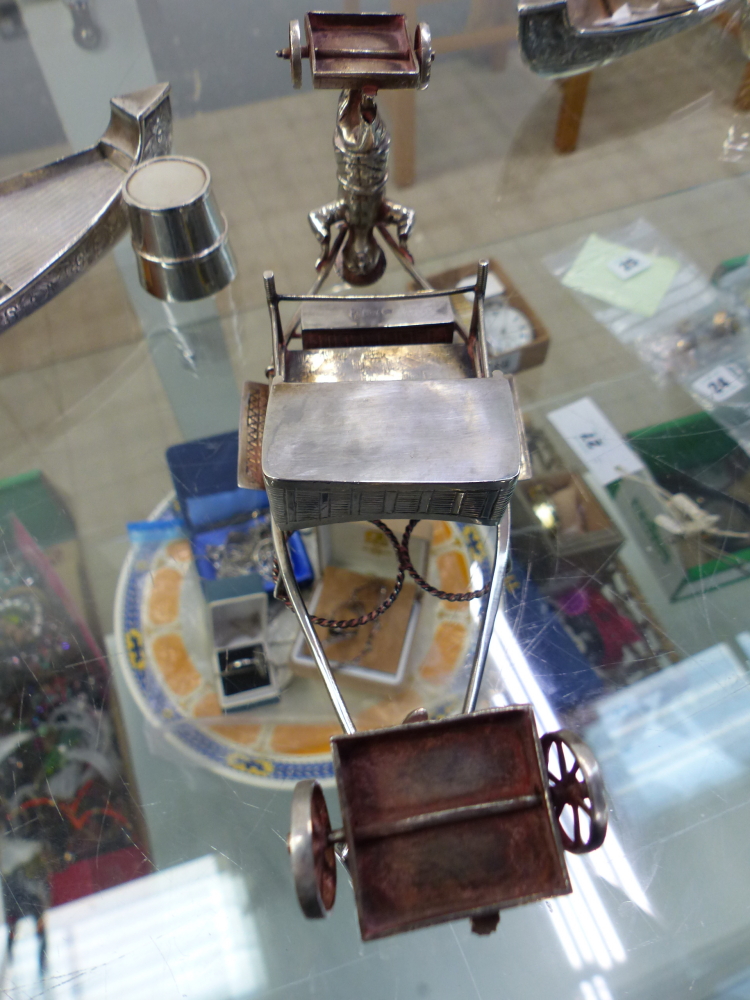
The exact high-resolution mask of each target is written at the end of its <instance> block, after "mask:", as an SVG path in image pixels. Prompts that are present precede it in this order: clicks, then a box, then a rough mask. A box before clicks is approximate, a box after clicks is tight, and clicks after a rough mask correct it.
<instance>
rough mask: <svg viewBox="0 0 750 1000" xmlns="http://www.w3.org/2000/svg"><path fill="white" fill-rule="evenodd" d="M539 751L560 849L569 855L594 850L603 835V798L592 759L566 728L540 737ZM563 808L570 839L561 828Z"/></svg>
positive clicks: (599, 774) (602, 789)
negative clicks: (569, 820) (567, 816)
mask: <svg viewBox="0 0 750 1000" xmlns="http://www.w3.org/2000/svg"><path fill="white" fill-rule="evenodd" d="M542 748H543V750H544V757H545V761H546V764H547V774H548V777H549V783H550V798H551V799H552V807H553V809H554V810H555V816H556V817H557V823H558V826H559V828H560V837H561V838H562V843H563V847H564V848H565V850H566V851H570V852H571V854H586V853H588V852H589V851H595V850H596V849H597V847H601V845H602V844H603V843H604V837H605V836H606V833H607V799H606V796H605V794H604V782H603V781H602V775H601V771H600V770H599V765H598V763H597V761H596V757H594V755H593V753H592V752H591V750H590V749H589V748H588V746H586V744H585V743H584V742H583V740H582V739H581V738H580V737H578V736H576V734H575V733H573V732H571V730H569V729H561V730H560V731H559V732H557V733H546V734H545V735H544V736H542ZM553 748H554V749H553ZM566 751H567V755H566ZM566 806H570V811H571V812H572V822H573V836H572V837H571V836H570V834H569V833H568V831H567V830H566V829H565V827H564V826H563V810H564V809H565V807H566ZM581 813H583V814H584V816H585V819H582V817H581Z"/></svg>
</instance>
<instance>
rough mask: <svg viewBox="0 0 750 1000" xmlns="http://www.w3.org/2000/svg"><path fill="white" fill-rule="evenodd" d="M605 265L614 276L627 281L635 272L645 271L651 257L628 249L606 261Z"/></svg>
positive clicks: (649, 264) (649, 265)
mask: <svg viewBox="0 0 750 1000" xmlns="http://www.w3.org/2000/svg"><path fill="white" fill-rule="evenodd" d="M607 267H608V268H609V270H610V271H611V272H612V274H614V276H615V277H616V278H621V279H622V280H623V281H627V280H628V278H634V277H635V276H636V274H641V272H643V271H647V270H648V269H649V268H650V267H651V258H650V257H647V256H646V254H645V253H639V252H638V251H637V250H628V251H627V252H626V253H621V254H620V255H619V256H618V257H613V258H612V260H610V261H607Z"/></svg>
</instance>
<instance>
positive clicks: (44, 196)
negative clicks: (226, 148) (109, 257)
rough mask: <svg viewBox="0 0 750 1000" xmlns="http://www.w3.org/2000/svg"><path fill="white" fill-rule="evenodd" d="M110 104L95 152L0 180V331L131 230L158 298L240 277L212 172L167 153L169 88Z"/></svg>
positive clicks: (179, 297) (203, 290)
mask: <svg viewBox="0 0 750 1000" xmlns="http://www.w3.org/2000/svg"><path fill="white" fill-rule="evenodd" d="M110 104H111V118H110V123H109V127H108V128H107V130H106V132H105V133H104V135H103V136H102V138H101V140H100V141H99V142H98V143H96V145H94V146H92V147H91V148H89V149H86V150H84V151H83V152H81V153H75V154H74V155H72V156H66V157H64V158H63V159H61V160H57V161H55V162H54V163H50V164H47V165H46V166H43V167H39V168H37V169H36V170H31V171H29V172H27V173H23V174H18V175H16V176H13V177H9V178H6V179H5V180H0V332H2V331H3V330H5V329H7V328H8V327H10V326H12V325H13V324H14V323H17V322H18V321H19V320H21V319H23V318H24V317H25V316H28V315H30V314H31V313H32V312H34V311H35V310H36V309H38V308H40V307H41V306H43V305H44V304H45V303H47V302H49V301H50V300H51V299H52V298H53V297H54V296H55V295H57V294H58V292H61V291H62V290H63V289H64V288H67V286H68V285H70V284H71V283H72V282H73V281H75V280H76V279H77V278H79V277H80V276H81V275H82V274H83V273H85V272H86V271H87V270H88V269H89V267H91V266H92V265H93V264H95V263H96V262H97V261H98V260H99V259H100V257H102V256H103V255H104V254H105V253H106V252H107V251H108V250H110V249H111V248H112V247H113V246H114V245H115V243H117V241H118V240H119V239H120V238H121V237H122V236H123V235H124V233H125V232H126V230H127V228H128V223H130V228H131V234H132V238H133V249H134V250H135V253H136V257H137V260H138V267H139V275H140V279H141V283H142V284H143V286H144V287H145V288H146V290H147V291H149V292H151V293H152V294H154V295H156V296H157V297H159V298H161V299H166V300H167V301H184V300H188V299H196V298H203V297H204V296H206V295H212V294H214V293H215V292H217V291H219V289H220V288H223V287H224V286H225V285H226V284H227V283H228V282H229V281H231V280H232V279H233V278H234V276H235V266H234V262H233V259H232V255H231V251H230V249H229V244H228V243H227V239H226V222H225V220H224V218H223V216H222V215H221V213H220V212H219V210H218V208H217V206H216V203H215V201H214V199H213V196H212V195H211V192H210V189H209V185H210V174H209V172H208V169H207V168H206V167H205V166H204V165H203V164H202V163H200V162H199V161H198V160H193V159H190V158H189V157H182V156H180V157H178V156H168V155H167V154H168V153H169V151H170V148H171V144H172V113H171V109H170V103H169V84H159V85H157V86H155V87H148V88H146V89H145V90H139V91H137V92H135V93H132V94H126V95H125V96H123V97H115V98H113V99H112V101H111V102H110Z"/></svg>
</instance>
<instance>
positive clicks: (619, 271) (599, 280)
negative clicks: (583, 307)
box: [562, 233, 680, 316]
mask: <svg viewBox="0 0 750 1000" xmlns="http://www.w3.org/2000/svg"><path fill="white" fill-rule="evenodd" d="M629 255H634V256H637V258H638V261H639V266H638V267H637V269H636V273H634V274H630V275H627V271H626V268H623V266H622V264H623V262H625V263H627V260H628V257H629ZM646 263H647V266H644V264H646ZM679 269H680V264H679V261H676V260H673V259H672V258H671V257H653V256H651V255H649V254H643V253H641V252H640V251H638V252H637V253H636V254H633V251H632V250H631V249H630V248H629V247H626V246H623V245H622V244H621V243H612V242H611V241H610V240H605V239H602V237H601V236H597V235H596V233H592V235H591V236H589V238H588V239H587V240H586V242H585V243H584V245H583V247H582V249H581V252H580V253H579V254H578V256H577V257H576V259H575V260H574V261H573V264H572V265H571V267H570V268H569V269H568V271H567V273H566V274H565V277H564V278H563V279H562V283H563V284H564V285H566V286H567V287H568V288H574V289H575V290H576V291H578V292H584V293H585V294H586V295H593V296H594V298H597V299H601V300H602V301H603V302H609V304H610V305H613V306H619V308H620V309H627V310H629V311H630V312H635V313H639V315H641V316H653V315H654V313H655V312H656V310H657V309H658V308H659V305H660V303H661V300H662V299H663V298H664V296H665V294H666V292H667V289H668V288H669V286H670V285H671V284H672V281H673V279H674V277H675V275H676V274H677V272H678V271H679ZM621 275H622V276H621Z"/></svg>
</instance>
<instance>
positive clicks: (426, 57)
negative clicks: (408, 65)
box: [414, 21, 435, 90]
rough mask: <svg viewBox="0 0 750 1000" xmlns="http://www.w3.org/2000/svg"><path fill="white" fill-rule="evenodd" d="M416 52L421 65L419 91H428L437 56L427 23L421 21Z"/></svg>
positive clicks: (418, 28)
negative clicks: (433, 63) (433, 62)
mask: <svg viewBox="0 0 750 1000" xmlns="http://www.w3.org/2000/svg"><path fill="white" fill-rule="evenodd" d="M414 52H415V54H416V56H417V64H418V65H419V89H420V90H426V89H427V84H428V83H429V82H430V71H431V70H432V60H433V59H434V58H435V54H434V52H433V51H432V32H431V31H430V26H429V24H427V23H426V22H425V21H420V23H419V24H418V25H417V30H416V32H415V33H414Z"/></svg>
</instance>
